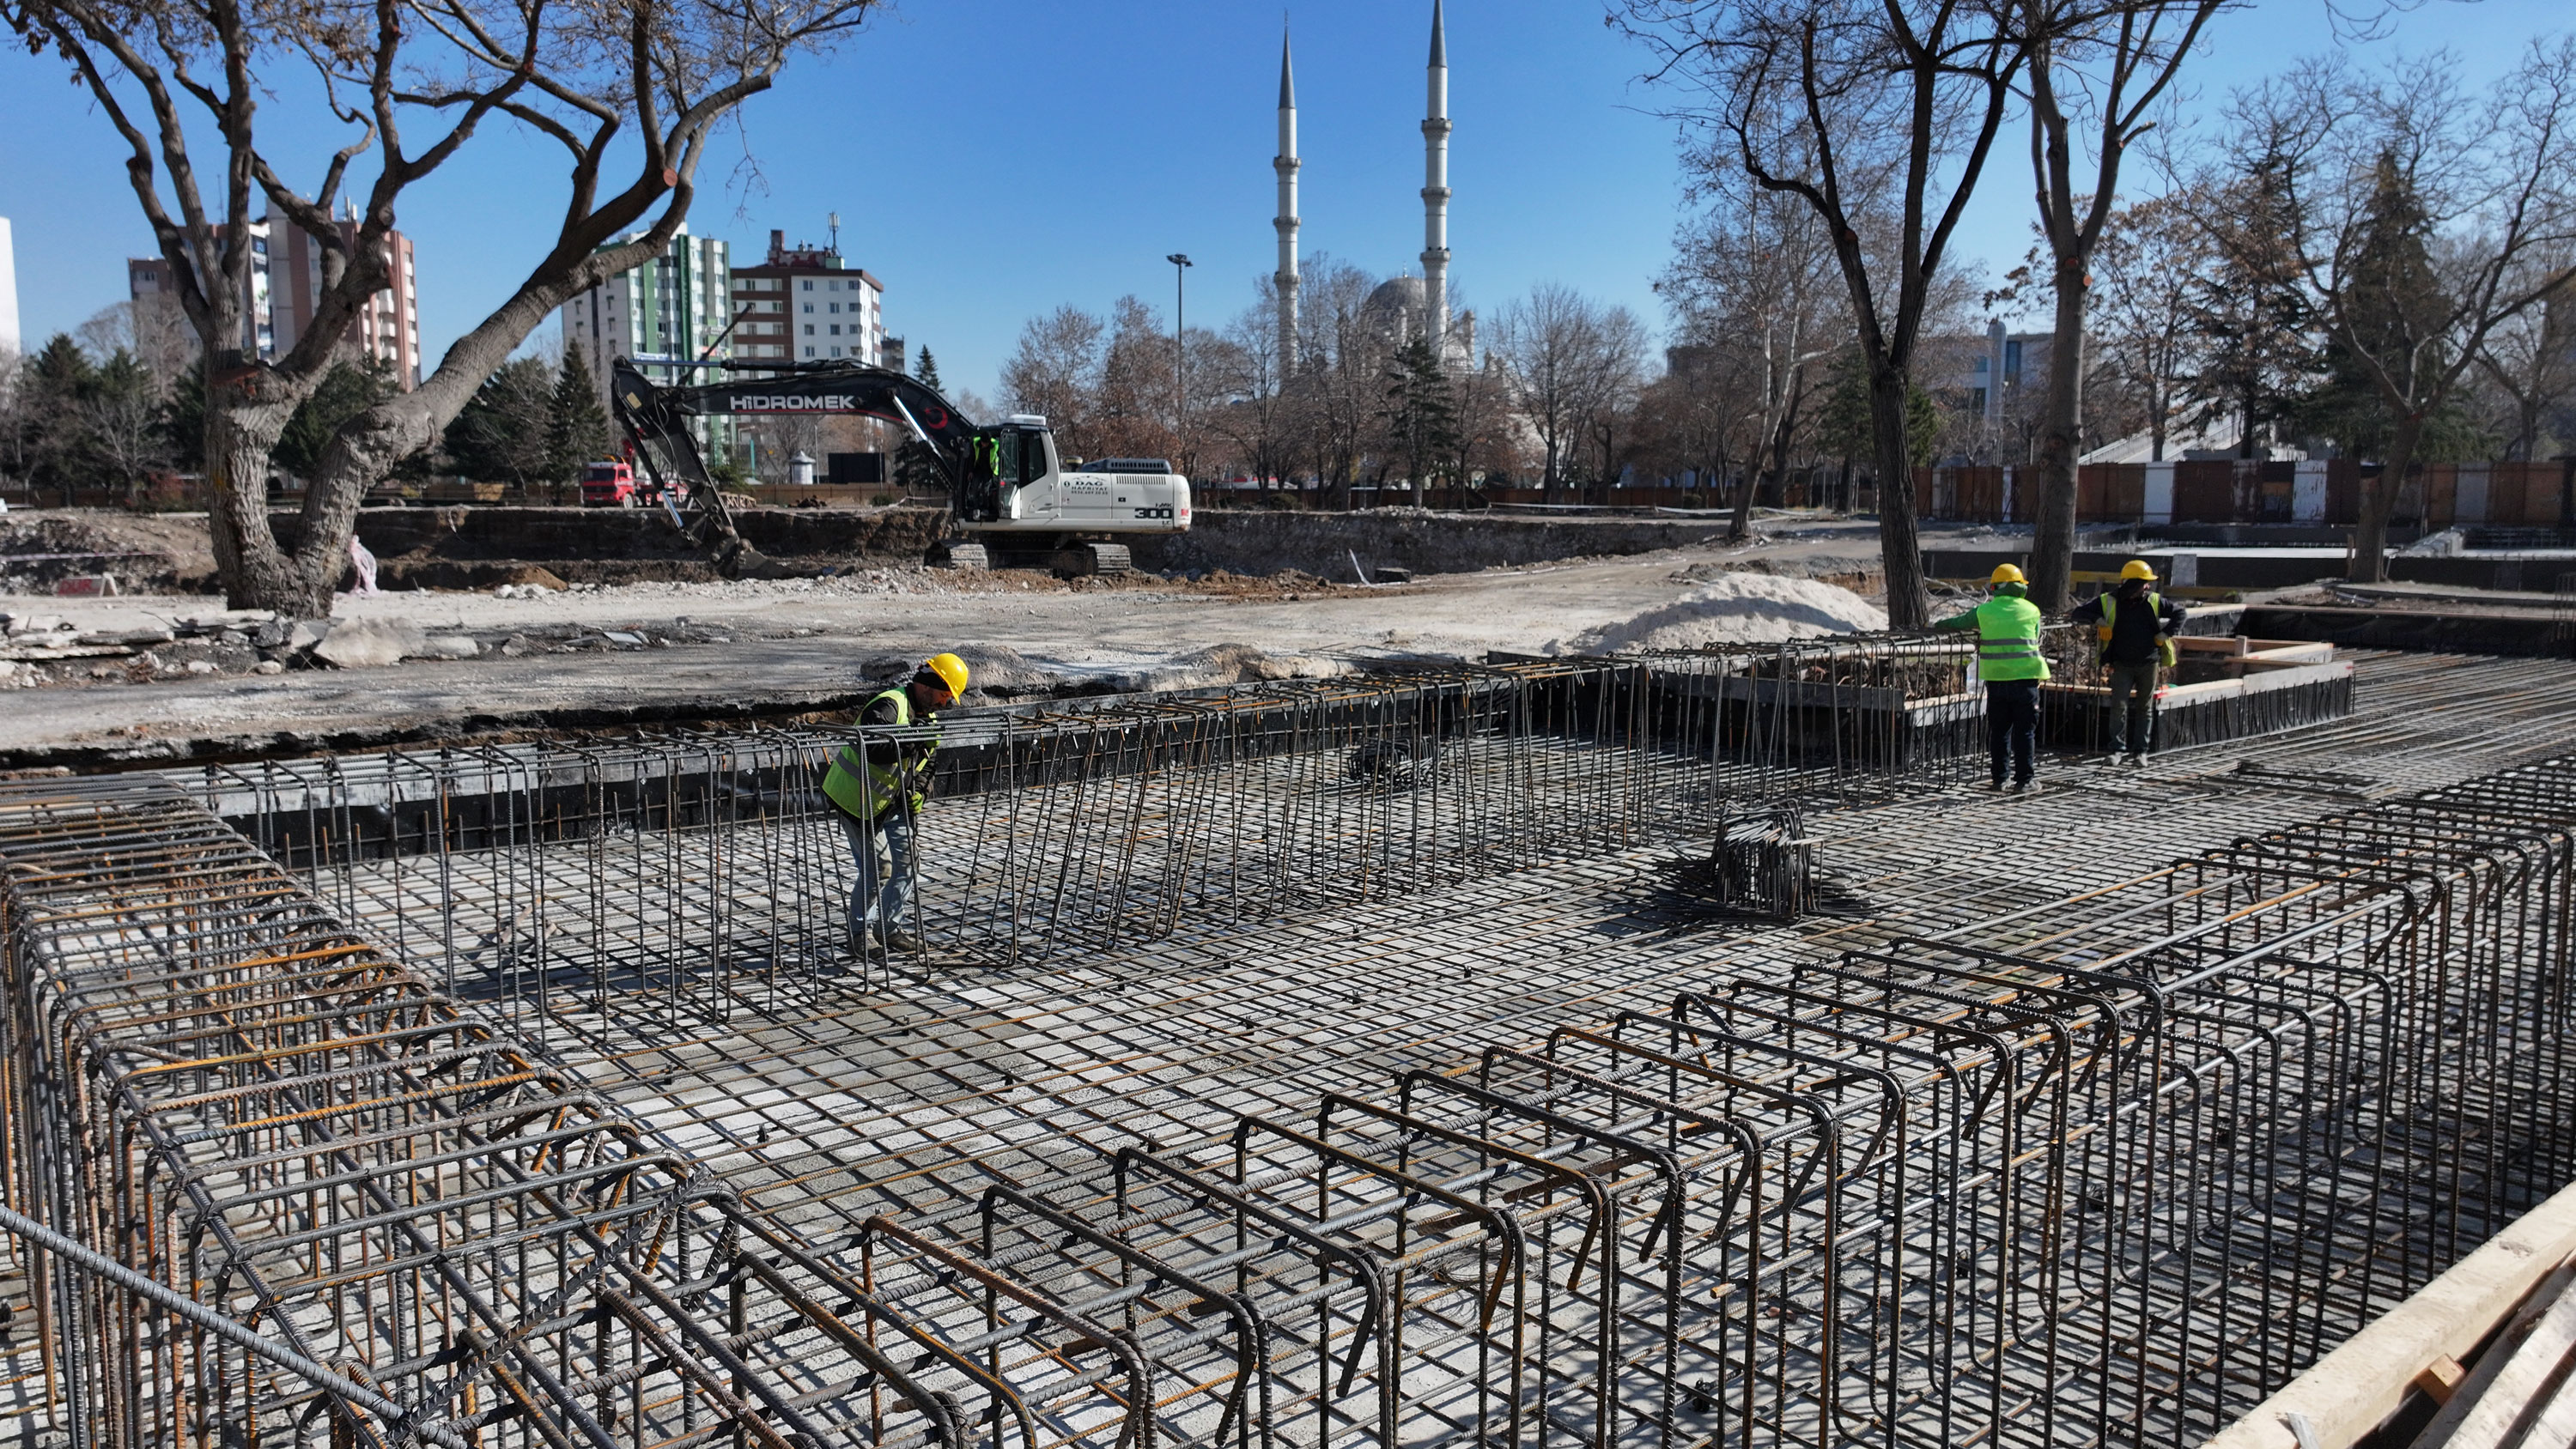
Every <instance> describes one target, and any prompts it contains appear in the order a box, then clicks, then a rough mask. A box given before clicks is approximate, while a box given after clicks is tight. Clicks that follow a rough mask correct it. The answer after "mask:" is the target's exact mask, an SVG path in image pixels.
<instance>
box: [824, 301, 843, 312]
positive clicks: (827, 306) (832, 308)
mask: <svg viewBox="0 0 2576 1449" xmlns="http://www.w3.org/2000/svg"><path fill="white" fill-rule="evenodd" d="M823 310H824V311H826V312H830V313H833V314H835V315H838V314H839V312H840V310H841V304H840V303H838V302H826V303H824V304H823Z"/></svg>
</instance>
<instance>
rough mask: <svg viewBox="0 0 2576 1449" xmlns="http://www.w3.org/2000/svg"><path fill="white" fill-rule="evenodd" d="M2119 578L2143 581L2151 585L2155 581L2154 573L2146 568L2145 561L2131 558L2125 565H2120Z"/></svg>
mask: <svg viewBox="0 0 2576 1449" xmlns="http://www.w3.org/2000/svg"><path fill="white" fill-rule="evenodd" d="M2120 577H2122V578H2124V579H2145V580H2146V581H2147V582H2148V583H2151V584H2152V583H2154V582H2155V581H2156V571H2155V570H2154V569H2151V568H2149V567H2147V561H2146V560H2145V559H2142V558H2133V559H2131V560H2129V561H2128V562H2127V563H2124V564H2122V565H2120Z"/></svg>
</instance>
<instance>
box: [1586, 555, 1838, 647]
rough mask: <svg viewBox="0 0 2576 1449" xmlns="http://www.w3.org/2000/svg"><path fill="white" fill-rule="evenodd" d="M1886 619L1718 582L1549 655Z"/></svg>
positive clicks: (1776, 635)
mask: <svg viewBox="0 0 2576 1449" xmlns="http://www.w3.org/2000/svg"><path fill="white" fill-rule="evenodd" d="M1886 627H1887V615H1886V614H1885V613H1884V612H1883V611H1881V610H1880V609H1879V608H1877V607H1876V606H1875V605H1873V604H1871V603H1870V602H1869V601H1867V600H1866V599H1863V598H1862V597H1861V596H1860V595H1858V594H1855V593H1853V592H1851V591H1850V590H1848V589H1840V588H1836V587H1834V586H1833V585H1831V584H1826V583H1819V582H1817V581H1816V580H1813V579H1796V578H1781V577H1778V576H1776V575H1771V574H1752V573H1732V574H1720V575H1717V576H1715V577H1712V578H1709V579H1708V580H1706V581H1705V582H1703V583H1700V584H1698V585H1696V586H1695V587H1693V588H1692V589H1691V590H1690V591H1689V592H1687V593H1685V594H1683V595H1682V596H1681V597H1679V598H1677V599H1674V600H1672V601H1670V602H1668V603H1662V604H1657V605H1655V606H1654V607H1653V608H1650V609H1647V610H1645V611H1643V612H1641V613H1638V614H1635V615H1632V616H1630V617H1629V618H1626V619H1623V620H1621V621H1619V622H1618V623H1615V624H1604V625H1601V626H1599V627H1596V628H1592V629H1587V630H1585V631H1584V632H1582V633H1580V634H1577V635H1575V636H1574V637H1573V638H1572V639H1567V640H1557V641H1553V642H1551V643H1550V644H1549V645H1548V651H1547V652H1549V653H1551V654H1616V653H1621V652H1625V651H1633V650H1642V649H1691V648H1696V647H1698V646H1700V645H1703V644H1740V643H1760V642H1765V641H1770V640H1779V639H1805V638H1810V637H1813V636H1815V635H1818V634H1850V633H1855V632H1857V631H1860V630H1864V629H1884V628H1886Z"/></svg>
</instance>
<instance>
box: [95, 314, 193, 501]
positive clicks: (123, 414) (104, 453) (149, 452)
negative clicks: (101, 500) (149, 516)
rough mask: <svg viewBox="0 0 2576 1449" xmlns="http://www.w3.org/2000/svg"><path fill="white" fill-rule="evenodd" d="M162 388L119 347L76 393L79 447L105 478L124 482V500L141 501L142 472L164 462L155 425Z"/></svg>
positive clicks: (166, 453) (164, 443)
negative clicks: (84, 390)
mask: <svg viewBox="0 0 2576 1449" xmlns="http://www.w3.org/2000/svg"><path fill="white" fill-rule="evenodd" d="M164 392H165V389H164V388H163V387H161V386H160V385H158V384H157V383H156V382H155V380H154V379H153V377H152V374H151V371H150V369H148V368H146V367H144V366H143V364H141V363H139V362H137V361H135V360H134V356H133V354H131V353H129V352H127V351H126V350H125V349H124V348H122V347H120V348H118V349H117V350H116V351H115V352H114V353H112V354H110V355H109V357H108V359H107V361H106V364H105V365H104V366H102V367H101V368H100V369H99V371H98V376H97V379H96V381H95V382H94V383H93V384H92V385H91V386H90V388H89V389H88V390H87V391H86V392H85V393H84V394H83V395H82V396H81V399H80V404H79V416H78V423H77V426H78V428H79V430H80V435H81V442H82V445H83V449H84V451H86V452H87V453H88V454H89V455H90V458H91V460H92V462H93V464H94V466H96V468H97V469H98V471H99V472H100V473H101V474H102V475H104V476H105V477H106V478H107V479H108V481H110V482H111V483H122V484H123V485H124V486H125V490H126V498H127V500H128V501H129V502H139V501H141V499H142V497H143V489H144V485H145V483H146V482H147V481H148V476H149V475H150V474H151V473H152V472H153V471H155V470H156V469H160V468H166V467H168V466H169V463H170V448H169V443H168V440H167V436H166V434H165V433H164V432H163V430H162V426H161V400H162V396H163V393H164Z"/></svg>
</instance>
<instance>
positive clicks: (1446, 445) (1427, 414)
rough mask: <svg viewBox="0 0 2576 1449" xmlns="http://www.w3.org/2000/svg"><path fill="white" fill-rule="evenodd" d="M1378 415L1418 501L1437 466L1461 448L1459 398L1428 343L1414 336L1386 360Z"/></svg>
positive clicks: (1426, 340) (1428, 484)
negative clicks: (1382, 393)
mask: <svg viewBox="0 0 2576 1449" xmlns="http://www.w3.org/2000/svg"><path fill="white" fill-rule="evenodd" d="M1378 416H1379V417H1381V418H1383V419H1385V420H1386V430H1387V437H1388V441H1389V442H1390V443H1391V444H1392V445H1393V448H1394V451H1395V453H1396V455H1397V456H1399V457H1401V458H1403V459H1404V463H1405V477H1406V478H1407V479H1409V480H1410V481H1411V482H1412V484H1413V487H1414V493H1415V497H1416V498H1417V499H1418V498H1419V497H1420V496H1421V491H1422V490H1423V489H1425V488H1427V487H1429V486H1430V474H1431V473H1432V471H1433V469H1434V468H1435V467H1436V466H1437V465H1438V463H1439V461H1440V460H1442V459H1445V458H1447V457H1449V456H1450V455H1452V454H1454V453H1455V452H1456V451H1457V449H1458V404H1457V399H1456V398H1455V397H1453V396H1452V395H1451V393H1450V390H1449V377H1448V374H1447V373H1445V372H1442V371H1441V369H1440V361H1439V359H1438V358H1436V357H1434V356H1432V354H1431V343H1430V342H1429V340H1428V339H1425V338H1421V337H1416V338H1415V339H1413V341H1412V342H1411V343H1409V344H1407V345H1406V346H1405V347H1404V348H1403V349H1401V350H1400V351H1398V352H1396V353H1395V355H1394V356H1392V357H1389V358H1388V359H1387V360H1386V388H1385V402H1384V404H1383V405H1382V406H1380V407H1379V409H1378Z"/></svg>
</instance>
